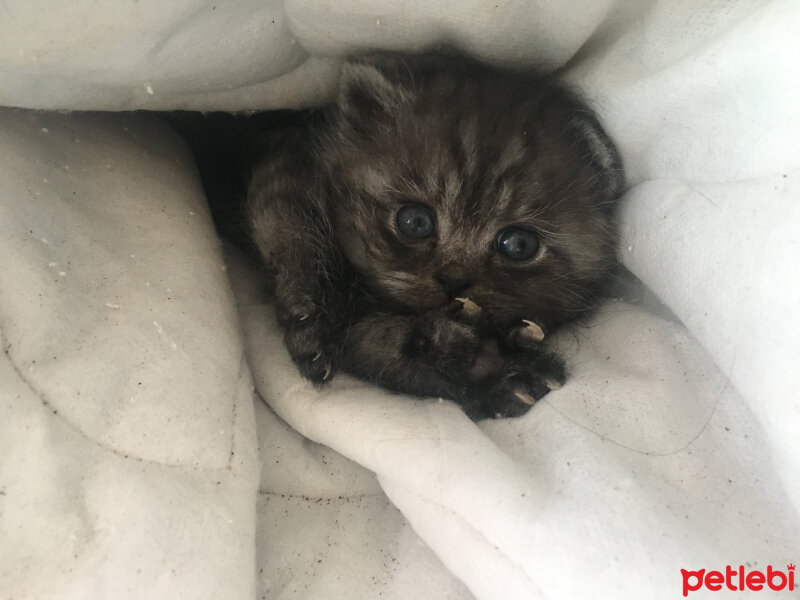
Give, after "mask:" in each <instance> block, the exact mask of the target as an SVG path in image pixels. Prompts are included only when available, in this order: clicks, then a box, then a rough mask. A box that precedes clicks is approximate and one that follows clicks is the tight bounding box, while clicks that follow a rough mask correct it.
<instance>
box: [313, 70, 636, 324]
mask: <svg viewBox="0 0 800 600" xmlns="http://www.w3.org/2000/svg"><path fill="white" fill-rule="evenodd" d="M459 66H460V67H461V68H464V65H463V63H459ZM468 69H469V70H467V71H462V72H459V71H458V70H455V71H454V70H453V69H449V70H448V69H440V68H438V67H437V66H432V67H431V68H430V69H429V70H428V71H427V72H423V73H422V74H420V72H414V73H413V78H412V76H411V74H410V73H409V72H408V71H407V70H404V69H403V67H402V66H400V67H399V68H398V63H390V64H389V65H388V66H387V65H383V66H382V67H381V68H380V69H377V68H375V67H374V66H372V65H370V64H363V63H356V64H351V65H349V66H348V67H347V68H346V71H345V75H344V83H343V91H342V94H341V97H340V102H339V105H338V109H337V110H338V113H337V114H338V121H337V123H338V125H337V128H336V129H335V131H334V133H333V134H332V135H331V137H330V139H329V140H328V144H327V145H326V150H325V152H326V154H327V156H324V157H323V158H324V159H325V162H326V164H327V165H328V168H329V169H330V170H331V172H332V174H333V175H334V177H333V179H334V181H337V182H339V184H338V185H337V186H336V188H335V190H334V199H335V202H336V205H335V206H334V212H335V214H336V220H335V227H336V230H337V236H338V238H339V240H340V242H341V243H342V246H343V248H344V250H345V253H346V255H347V257H348V258H349V260H350V261H351V262H352V263H353V264H354V265H355V266H356V267H357V268H358V270H359V271H360V272H361V273H362V274H363V276H364V282H365V285H366V286H367V287H368V288H369V289H370V290H371V292H372V293H373V294H375V295H376V296H377V297H378V298H379V299H381V300H382V301H384V302H387V303H389V304H391V305H392V306H393V308H395V309H399V310H410V311H415V312H421V311H425V310H428V309H431V308H434V307H437V306H443V305H446V304H448V303H449V302H450V301H451V300H452V299H453V298H454V297H469V298H470V299H471V300H473V301H474V302H476V303H477V304H478V305H479V306H481V307H482V308H483V309H484V310H485V311H487V312H488V313H489V314H490V315H492V316H493V317H494V318H495V320H496V321H498V322H500V323H503V322H509V323H510V322H512V321H514V320H517V319H520V318H530V319H536V320H538V322H543V323H546V324H548V325H554V324H556V323H558V322H561V321H563V320H565V319H569V318H572V317H575V316H577V315H578V314H580V313H581V312H583V311H585V310H586V309H588V308H590V307H591V305H592V304H594V301H595V300H596V296H597V294H598V292H599V288H600V285H601V284H602V282H603V280H604V279H605V277H606V276H607V273H608V270H609V268H610V266H611V265H612V264H613V262H614V252H615V250H614V249H615V241H616V235H615V232H616V230H615V225H614V218H613V212H614V211H613V208H614V198H615V196H616V194H617V193H618V188H619V184H620V182H619V161H618V157H617V154H616V151H615V150H614V148H613V146H611V144H610V142H609V141H608V140H607V138H606V137H605V135H604V134H603V132H602V130H601V129H600V127H599V125H598V124H597V122H596V121H595V120H594V118H593V117H592V116H591V114H590V113H588V112H581V111H582V110H583V107H582V105H580V103H579V102H578V101H576V100H575V99H574V98H573V97H572V96H570V95H569V94H567V93H565V92H563V91H561V90H557V89H555V88H553V87H552V86H551V85H550V84H547V83H544V82H542V81H541V80H537V79H533V78H532V77H529V76H526V77H523V76H516V75H515V76H503V77H500V76H497V75H495V74H493V73H491V72H488V71H486V70H483V69H481V68H479V67H476V66H475V65H468Z"/></svg>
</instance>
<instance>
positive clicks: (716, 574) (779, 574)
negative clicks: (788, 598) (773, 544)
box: [681, 563, 795, 596]
mask: <svg viewBox="0 0 800 600" xmlns="http://www.w3.org/2000/svg"><path fill="white" fill-rule="evenodd" d="M794 570H795V565H794V563H790V564H788V565H786V571H781V570H780V569H775V568H773V566H772V565H769V566H767V570H766V571H758V570H755V569H752V570H747V569H745V567H744V565H739V568H738V569H735V568H733V567H732V566H731V565H727V566H726V567H725V571H724V572H723V571H706V570H705V569H700V570H699V571H687V570H686V569H681V575H682V576H683V595H684V596H688V595H689V592H696V591H697V590H699V589H700V588H705V589H707V590H711V591H712V592H718V591H719V590H725V589H728V590H730V591H732V592H736V591H744V590H748V591H752V592H758V591H761V590H764V589H767V590H774V591H776V592H780V591H782V590H788V591H790V592H792V591H794Z"/></svg>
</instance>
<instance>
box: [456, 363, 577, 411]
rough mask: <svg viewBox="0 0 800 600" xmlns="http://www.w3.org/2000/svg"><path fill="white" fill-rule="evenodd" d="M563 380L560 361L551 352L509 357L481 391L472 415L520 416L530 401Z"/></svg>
mask: <svg viewBox="0 0 800 600" xmlns="http://www.w3.org/2000/svg"><path fill="white" fill-rule="evenodd" d="M565 381H566V368H565V367H564V362H563V361H562V360H561V358H559V357H558V356H556V355H554V354H544V353H531V352H526V353H523V354H521V355H518V356H515V357H514V358H512V359H509V360H508V361H507V362H506V364H505V368H504V369H503V372H502V374H501V375H500V376H499V377H498V378H497V379H496V380H495V381H493V382H491V383H490V387H489V388H488V390H486V392H485V396H484V398H483V399H482V401H481V402H480V404H479V406H478V407H477V409H476V410H474V411H473V413H474V414H470V416H472V417H473V418H476V419H483V418H493V419H501V418H506V417H518V416H521V415H524V414H525V413H526V412H528V411H529V410H530V408H531V406H533V404H534V403H535V402H536V401H537V400H540V399H542V398H543V397H544V396H546V395H547V394H548V393H549V392H550V391H551V390H556V389H559V388H560V387H561V386H562V385H563V384H564V382H565Z"/></svg>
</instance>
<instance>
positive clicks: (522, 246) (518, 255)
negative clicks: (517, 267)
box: [497, 227, 539, 260]
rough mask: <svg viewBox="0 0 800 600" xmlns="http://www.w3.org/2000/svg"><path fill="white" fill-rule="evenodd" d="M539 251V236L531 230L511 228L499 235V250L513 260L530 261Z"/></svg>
mask: <svg viewBox="0 0 800 600" xmlns="http://www.w3.org/2000/svg"><path fill="white" fill-rule="evenodd" d="M538 249H539V236H538V235H536V234H535V233H534V232H533V231H530V230H529V229H522V227H509V228H508V229H504V230H503V231H501V232H500V233H499V234H498V235H497V250H498V251H499V252H500V254H502V255H504V256H507V257H508V258H510V259H511V260H528V259H529V258H533V256H534V255H535V254H536V251H537V250H538Z"/></svg>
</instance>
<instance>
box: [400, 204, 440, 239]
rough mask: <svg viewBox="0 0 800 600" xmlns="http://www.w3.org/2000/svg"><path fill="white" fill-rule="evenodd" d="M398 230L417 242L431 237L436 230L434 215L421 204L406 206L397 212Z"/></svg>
mask: <svg viewBox="0 0 800 600" xmlns="http://www.w3.org/2000/svg"><path fill="white" fill-rule="evenodd" d="M397 229H398V230H399V231H400V233H402V234H403V235H404V236H406V237H409V238H412V239H415V240H421V239H423V238H426V237H430V236H431V235H432V234H433V230H434V229H435V225H434V220H433V213H432V212H431V211H430V210H429V209H427V208H425V207H424V206H421V205H419V204H406V205H405V206H403V207H401V208H400V210H398V211H397Z"/></svg>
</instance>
